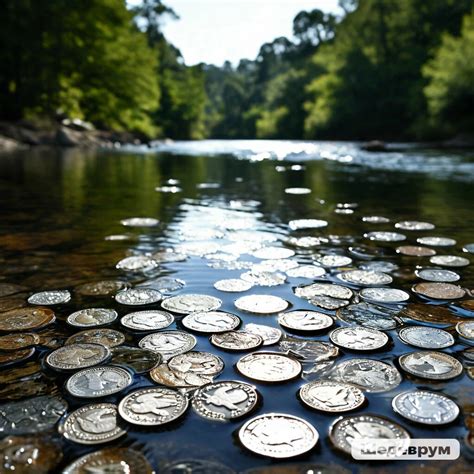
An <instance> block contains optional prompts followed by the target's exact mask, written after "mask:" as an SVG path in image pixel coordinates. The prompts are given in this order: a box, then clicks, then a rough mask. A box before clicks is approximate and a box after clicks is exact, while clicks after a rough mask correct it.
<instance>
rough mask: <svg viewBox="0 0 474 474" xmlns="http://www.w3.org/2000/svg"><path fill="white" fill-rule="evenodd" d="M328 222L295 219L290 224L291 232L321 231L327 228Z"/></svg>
mask: <svg viewBox="0 0 474 474" xmlns="http://www.w3.org/2000/svg"><path fill="white" fill-rule="evenodd" d="M327 226H328V221H324V220H322V219H294V220H292V221H290V222H288V227H289V228H290V229H291V230H305V229H321V228H322V227H327Z"/></svg>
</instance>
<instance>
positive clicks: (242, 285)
mask: <svg viewBox="0 0 474 474" xmlns="http://www.w3.org/2000/svg"><path fill="white" fill-rule="evenodd" d="M252 287H253V284H252V283H250V282H248V281H244V280H242V279H241V278H229V279H227V280H219V281H216V282H215V283H214V288H215V289H216V290H219V291H224V292H226V293H241V292H244V291H248V290H250V288H252Z"/></svg>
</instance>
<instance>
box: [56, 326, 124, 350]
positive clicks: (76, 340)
mask: <svg viewBox="0 0 474 474" xmlns="http://www.w3.org/2000/svg"><path fill="white" fill-rule="evenodd" d="M124 342H125V335H124V334H123V333H121V332H120V331H116V330H115V329H103V328H102V329H87V330H86V331H81V332H78V333H76V334H73V335H72V336H71V337H69V338H68V339H66V342H65V345H69V344H85V343H93V344H102V345H103V346H106V347H116V346H120V344H123V343H124Z"/></svg>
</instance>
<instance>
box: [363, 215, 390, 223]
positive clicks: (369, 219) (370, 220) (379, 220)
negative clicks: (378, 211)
mask: <svg viewBox="0 0 474 474" xmlns="http://www.w3.org/2000/svg"><path fill="white" fill-rule="evenodd" d="M362 222H368V223H369V224H387V223H388V222H390V219H388V218H387V217H382V216H365V217H363V218H362Z"/></svg>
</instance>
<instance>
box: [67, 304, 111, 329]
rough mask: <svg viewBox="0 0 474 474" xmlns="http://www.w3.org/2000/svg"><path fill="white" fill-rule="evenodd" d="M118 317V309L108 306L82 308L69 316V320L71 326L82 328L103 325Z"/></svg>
mask: <svg viewBox="0 0 474 474" xmlns="http://www.w3.org/2000/svg"><path fill="white" fill-rule="evenodd" d="M117 317H118V313H117V311H114V310H113V309H107V308H87V309H81V310H79V311H76V312H75V313H72V314H70V315H69V316H68V318H67V322H68V323H69V324H70V325H71V326H76V327H80V328H87V327H94V326H103V325H104V324H110V323H112V322H114V321H115V320H116V319H117Z"/></svg>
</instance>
